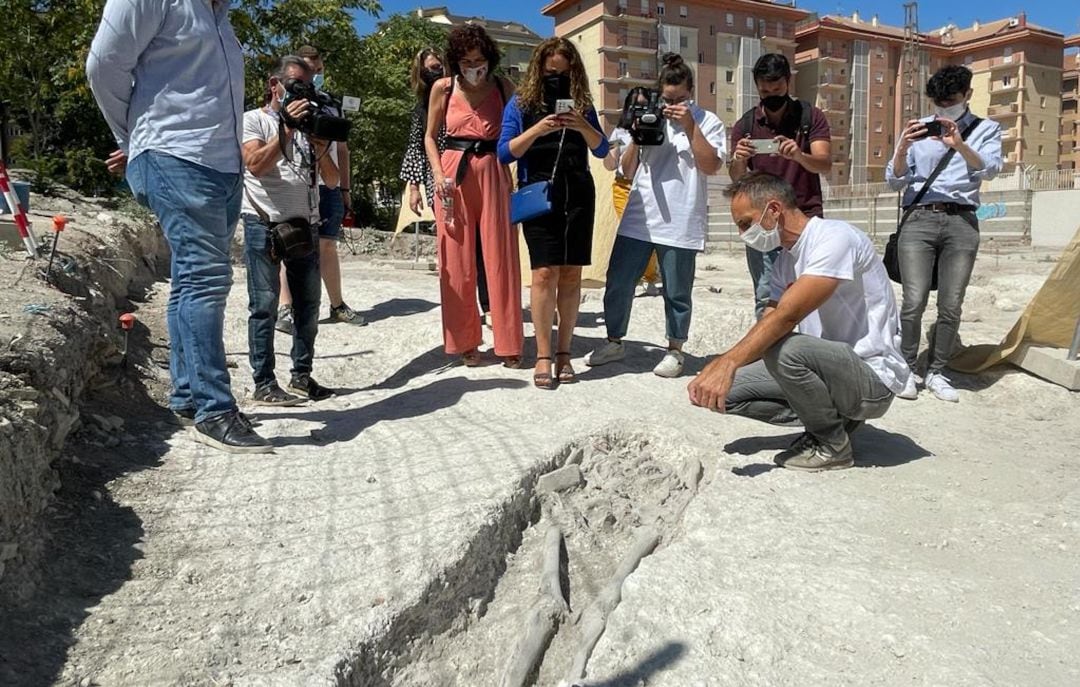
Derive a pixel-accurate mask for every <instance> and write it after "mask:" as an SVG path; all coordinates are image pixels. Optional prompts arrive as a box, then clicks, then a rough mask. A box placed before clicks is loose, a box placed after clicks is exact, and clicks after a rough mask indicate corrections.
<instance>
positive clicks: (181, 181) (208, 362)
mask: <svg viewBox="0 0 1080 687" xmlns="http://www.w3.org/2000/svg"><path fill="white" fill-rule="evenodd" d="M127 181H128V185H129V186H130V187H131V192H132V194H133V195H134V196H135V200H137V201H138V202H139V204H140V205H143V206H145V207H148V208H149V209H150V210H152V211H153V213H154V214H155V215H156V216H157V218H158V221H159V222H160V223H161V228H162V231H163V232H164V233H165V238H166V240H167V241H168V242H169V249H170V251H171V258H170V262H169V273H170V277H171V279H172V286H171V289H170V290H169V302H168V306H167V309H166V320H167V322H168V328H169V342H170V351H169V374H170V376H171V377H172V386H173V389H172V394H171V395H170V396H169V407H170V408H172V409H173V410H190V409H194V410H195V421H196V422H202V421H204V420H207V419H210V418H213V417H216V416H218V415H221V414H223V413H228V412H232V411H233V410H235V409H236V400H235V399H234V398H233V394H232V389H231V388H230V386H229V372H228V369H227V368H226V367H225V342H224V324H225V299H226V298H227V297H228V295H229V289H230V288H231V287H232V267H231V265H230V263H229V244H230V243H231V242H232V238H233V232H234V231H235V229H236V222H237V220H238V219H239V218H240V194H241V192H242V190H243V180H242V179H241V177H240V175H239V174H222V173H221V172H217V171H214V170H213V169H210V168H209V167H203V166H201V165H197V164H195V163H193V162H188V161H186V160H181V159H179V158H176V157H173V156H171V155H166V154H164V153H158V152H155V151H147V152H144V153H142V154H140V155H139V156H138V157H136V158H135V159H134V160H130V161H129V162H128V165H127Z"/></svg>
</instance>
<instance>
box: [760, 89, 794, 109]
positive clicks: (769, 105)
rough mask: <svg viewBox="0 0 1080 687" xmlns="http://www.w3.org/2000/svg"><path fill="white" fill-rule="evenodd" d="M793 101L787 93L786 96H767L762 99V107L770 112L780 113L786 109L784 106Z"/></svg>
mask: <svg viewBox="0 0 1080 687" xmlns="http://www.w3.org/2000/svg"><path fill="white" fill-rule="evenodd" d="M790 100H791V97H790V96H789V95H787V94H786V93H785V94H784V95H767V96H765V97H764V98H762V99H761V106H762V107H764V108H765V109H766V110H767V111H768V112H779V111H780V110H782V109H784V105H787V104H788V102H789V101H790Z"/></svg>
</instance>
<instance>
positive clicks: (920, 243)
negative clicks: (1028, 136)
mask: <svg viewBox="0 0 1080 687" xmlns="http://www.w3.org/2000/svg"><path fill="white" fill-rule="evenodd" d="M971 93H972V91H971V71H970V70H969V69H968V68H967V67H961V66H957V65H952V66H948V67H943V68H942V69H940V70H938V72H937V73H935V74H934V75H933V76H932V77H931V78H930V80H929V81H928V82H927V83H926V95H927V97H929V98H930V99H931V100H932V101H933V102H934V105H935V106H936V108H935V109H936V116H935V117H926V118H924V119H921V120H912V121H910V122H908V125H907V128H905V129H904V131H903V133H901V135H900V141H899V142H898V143H897V146H896V153H895V154H894V155H893V158H892V160H891V161H890V162H889V164H888V165H887V166H886V168H885V180H886V181H887V182H889V186H891V187H892V188H893V189H895V190H897V191H903V193H904V197H903V201H902V203H903V206H904V213H905V214H904V218H906V219H904V220H902V221H901V223H900V224H901V228H902V231H901V230H900V229H898V230H897V231H899V232H900V235H899V237H898V240H897V254H898V257H899V262H900V274H901V276H902V279H903V285H904V304H903V307H902V308H901V310H900V321H901V326H902V329H903V337H904V338H903V346H902V350H903V353H904V357H905V358H906V359H907V362H908V365H910V366H912V368H914V366H915V360H916V358H917V357H918V355H919V339H920V337H921V331H920V329H921V327H922V314H923V311H924V310H926V302H927V298H928V297H929V295H930V290H931V285H932V283H933V279H934V276H935V271H936V273H937V274H936V276H937V282H938V297H937V309H938V316H937V324H936V325H935V327H934V336H933V339H932V340H931V341H930V342H929V349H930V350H929V351H928V354H927V369H926V388H927V389H928V390H929V391H930V392H931V393H932V394H933V395H934V397H936V398H938V399H940V400H943V401H951V402H953V403H955V402H957V401H959V400H960V396H959V394H957V392H956V389H954V388H953V386H952V384H951V383H950V381H949V379H948V378H947V377H945V375H944V374H943V372H944V368H945V365H946V363H948V362H949V358H950V357H952V353H953V349H954V347H955V346H956V336H957V331H958V330H959V328H960V314H961V308H962V306H963V303H964V292H965V291H966V290H967V285H968V282H969V281H970V280H971V271H972V269H973V268H974V267H975V256H976V255H977V254H978V252H979V220H978V218H977V217H976V216H975V211H976V210H977V209H978V207H979V186H980V185H981V184H982V182H983V180H984V179H993V178H994V177H995V176H997V174H998V172H1000V171H1001V164H1002V160H1001V126H1000V125H998V124H997V123H996V122H993V121H991V120H989V119H979V118H978V117H976V116H975V115H974V114H972V113H971V110H969V109H968V101H970V100H971ZM931 127H934V128H936V129H938V130H937V131H930V130H929V129H930V128H931ZM930 134H936V135H930ZM940 165H943V166H941V168H940V170H939V169H938V168H939V166H940ZM935 172H938V174H937V176H934V173H935ZM927 182H930V183H927ZM916 382H917V378H916V377H915V376H912V379H911V381H910V382H909V383H908V386H907V388H905V389H904V390H903V391H902V392H901V394H900V397H901V398H906V399H914V398H916V397H917V396H918V390H917V388H916Z"/></svg>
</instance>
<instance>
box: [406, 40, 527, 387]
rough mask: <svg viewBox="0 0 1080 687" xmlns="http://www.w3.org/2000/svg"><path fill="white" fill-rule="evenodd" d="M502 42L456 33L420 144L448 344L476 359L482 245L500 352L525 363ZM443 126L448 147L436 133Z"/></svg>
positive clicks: (467, 359) (514, 363)
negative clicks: (430, 187) (426, 165)
mask: <svg viewBox="0 0 1080 687" xmlns="http://www.w3.org/2000/svg"><path fill="white" fill-rule="evenodd" d="M498 64H499V51H498V48H497V47H496V45H495V42H494V41H493V40H492V39H491V37H490V36H488V35H487V32H485V31H484V29H483V28H482V27H480V26H476V25H473V24H466V25H465V26H460V27H458V28H456V29H454V30H453V31H451V32H450V36H449V39H448V46H447V51H446V65H447V66H448V67H449V69H450V73H451V74H452V76H451V77H450V78H447V79H440V80H439V81H436V82H435V85H434V86H433V87H432V89H431V100H430V101H429V103H428V123H427V132H426V134H425V139H424V145H425V149H426V151H427V156H428V161H429V162H430V163H431V170H432V175H433V177H434V183H435V189H436V195H435V208H434V209H435V218H436V226H437V229H438V242H437V246H438V252H439V286H440V290H441V292H442V319H443V342H444V346H445V349H446V352H447V353H449V354H451V355H460V356H461V357H462V362H463V363H464V364H465V365H468V366H475V365H478V364H480V362H481V361H480V353H479V347H480V344H481V343H482V335H481V326H480V311H479V309H478V308H477V305H476V287H477V276H478V272H479V264H478V262H479V261H478V258H477V252H478V244H479V245H482V246H483V249H482V251H480V252H481V253H482V257H481V258H480V259H481V260H482V264H483V268H484V273H485V276H486V278H487V286H488V297H489V299H490V302H491V326H492V331H493V333H494V337H495V354H496V355H497V356H499V357H501V358H502V359H503V364H504V365H505V366H507V367H511V368H517V367H520V366H521V349H522V346H523V343H524V328H523V325H522V316H521V266H520V261H519V258H518V238H517V234H516V233H514V232H512V231H511V230H510V188H511V185H510V173H509V169H508V168H506V167H505V166H504V165H502V164H500V162H499V160H498V158H497V157H496V155H495V153H496V148H497V144H498V141H499V134H500V132H501V131H502V118H503V108H504V107H505V105H506V102H507V100H508V99H509V98H510V97H511V96H512V95H513V92H514V87H513V85H512V84H511V83H510V82H509V81H507V80H506V79H503V78H501V77H498V76H495V75H494V71H495V68H496V67H497V66H498ZM444 126H445V128H446V137H445V139H444V146H443V147H444V149H443V150H442V151H440V148H439V144H438V133H439V131H440V130H441V129H442V128H443V127H444Z"/></svg>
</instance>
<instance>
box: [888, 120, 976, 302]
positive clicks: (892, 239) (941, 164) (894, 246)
mask: <svg viewBox="0 0 1080 687" xmlns="http://www.w3.org/2000/svg"><path fill="white" fill-rule="evenodd" d="M980 122H982V120H981V119H979V118H978V117H976V118H975V119H973V120H972V121H971V122H970V123H969V124H968V125H967V126H966V127H964V131H963V132H962V133H961V134H960V140H962V141H966V140H967V137H968V136H969V135H970V134H971V132H972V131H975V127H977V126H979V123H980ZM953 155H956V148H949V150H948V151H946V153H945V155H943V156H942V157H941V159H940V160H938V163H937V166H936V167H934V171H932V172H930V176H928V177H927V178H926V183H925V184H923V186H922V188H920V189H919V192H918V193H916V194H915V197H914V198H913V199H912V201H911V204H910V205H908V206H907V207H906V208H904V211H903V214H901V213H900V202H901V200H902V199H903V197H904V192H903V191H901V192H900V193H898V194H897V196H896V214H897V215H899V216H900V219H899V220H898V221H897V222H896V231H895V232H893V233H892V235H890V236H889V240H888V242H887V243H886V244H885V257H884V258H882V262H884V263H885V271H886V272H888V273H889V279H892V280H893V281H894V282H896V283H897V284H902V283H903V282H904V280H903V279H902V278H901V276H900V248H899V243H900V230H901V229H902V228H903V227H904V222H907V219H908V217H909V216H911V213H912V212H914V211H915V208H917V207H918V206H919V201H920V200H922V199H923V196H925V195H926V192H927V191H929V190H930V186H931V185H932V184H933V183H934V180H935V179H937V178H938V176H939V175H940V174H941V173H942V172H943V171H945V168H946V167H947V166H948V165H949V161H951V160H952V159H953ZM937 268H938V266H937V258H935V259H934V271H933V275H934V276H933V278H932V279H931V281H930V290H931V291H936V290H937V274H938V269H937Z"/></svg>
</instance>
